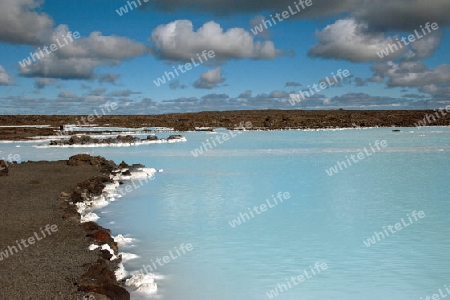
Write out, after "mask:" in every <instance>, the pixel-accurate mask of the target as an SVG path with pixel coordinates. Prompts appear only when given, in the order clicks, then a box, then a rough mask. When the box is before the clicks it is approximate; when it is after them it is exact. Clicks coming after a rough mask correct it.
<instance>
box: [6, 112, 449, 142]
mask: <svg viewBox="0 0 450 300" xmlns="http://www.w3.org/2000/svg"><path fill="white" fill-rule="evenodd" d="M449 109H450V107H449ZM445 111H447V110H445ZM445 111H444V110H442V112H443V113H442V112H438V111H433V110H255V111H245V110H242V111H221V112H217V111H207V112H199V113H176V114H164V115H127V116H122V115H104V116H101V117H100V118H97V119H96V120H95V124H91V123H87V122H80V120H85V119H86V116H70V115H57V116H54V115H52V116H47V115H45V116H42V115H26V116H14V115H3V116H0V126H19V125H22V126H25V125H48V126H50V127H45V128H20V127H3V128H0V140H5V139H9V140H14V139H26V138H31V137H33V136H36V135H56V132H57V131H58V130H59V128H60V126H62V125H66V124H75V125H78V126H107V127H122V128H149V127H164V128H173V129H174V130H176V131H193V130H201V129H198V128H218V127H224V128H228V129H234V128H236V127H239V126H240V124H242V123H243V122H244V123H247V122H250V123H251V124H252V128H247V129H250V130H251V129H256V130H275V129H318V128H351V127H391V126H395V127H414V126H416V124H417V123H418V122H419V121H420V120H425V121H426V124H425V125H424V126H449V125H450V113H447V112H448V111H447V112H445ZM444 114H445V115H444ZM427 116H428V117H429V120H428V119H424V118H426V117H427ZM433 116H434V117H433ZM246 127H247V126H246Z"/></svg>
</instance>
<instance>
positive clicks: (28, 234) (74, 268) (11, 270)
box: [0, 161, 126, 299]
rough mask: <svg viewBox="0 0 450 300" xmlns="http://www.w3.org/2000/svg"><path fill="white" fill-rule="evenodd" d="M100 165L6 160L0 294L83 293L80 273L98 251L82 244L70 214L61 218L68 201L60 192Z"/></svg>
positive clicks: (0, 185) (0, 187) (0, 198)
mask: <svg viewBox="0 0 450 300" xmlns="http://www.w3.org/2000/svg"><path fill="white" fill-rule="evenodd" d="M102 171H104V170H102V169H101V168H100V167H98V166H92V165H89V164H85V165H78V166H70V165H68V164H67V161H55V162H47V161H41V162H25V163H22V164H17V165H12V166H10V168H9V176H1V177H0V204H1V210H0V232H1V233H0V235H1V238H0V251H1V252H3V256H2V257H1V258H2V260H1V261H0V295H1V296H0V298H1V299H85V298H83V297H84V296H86V292H79V291H78V289H79V283H80V277H81V276H82V275H83V274H85V273H86V272H87V271H88V269H89V268H90V267H92V265H89V264H87V263H94V262H96V261H98V260H99V259H100V258H99V254H100V251H97V250H96V251H89V250H88V247H89V245H90V244H91V243H92V242H93V241H94V239H93V238H92V237H90V238H88V237H87V233H86V231H85V229H83V227H82V226H81V225H80V223H79V219H78V216H77V215H76V214H74V215H73V214H72V215H73V216H74V217H65V218H63V216H64V212H65V210H64V208H66V210H67V207H68V205H67V202H65V200H64V199H63V198H62V197H61V196H60V195H61V192H66V193H67V194H70V193H71V191H72V190H73V189H74V188H75V187H76V186H77V183H80V182H83V181H86V180H88V179H90V178H92V177H94V176H101V175H102V174H103V175H104V173H103V172H102ZM65 216H67V212H66V214H65ZM77 219H78V220H77ZM46 225H48V226H47V230H46ZM52 225H54V226H53V227H51V226H52ZM52 229H53V231H52ZM55 229H56V230H55ZM97 229H98V228H97ZM44 235H45V237H44ZM30 238H31V239H30ZM0 255H1V254H0ZM103 264H104V265H105V262H103ZM106 264H109V262H106ZM105 270H106V269H105V268H102V269H101V270H100V271H99V272H102V273H105V272H106V271H105ZM108 272H109V273H108V275H109V276H110V274H111V270H108ZM89 279H90V278H89ZM119 288H120V287H119ZM125 298H126V297H124V298H120V297H119V298H115V299H125ZM86 299H87V298H86ZM91 299H92V298H91ZM95 299H109V298H104V296H102V297H97V298H95Z"/></svg>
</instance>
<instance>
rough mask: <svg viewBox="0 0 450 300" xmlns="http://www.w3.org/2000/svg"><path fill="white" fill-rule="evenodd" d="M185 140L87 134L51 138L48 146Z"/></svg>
mask: <svg viewBox="0 0 450 300" xmlns="http://www.w3.org/2000/svg"><path fill="white" fill-rule="evenodd" d="M180 141H185V138H184V137H183V136H182V135H178V134H176V135H171V136H169V137H168V138H167V139H159V138H158V137H157V136H156V135H148V136H147V138H145V139H141V138H139V137H135V136H131V135H125V136H123V135H118V136H117V137H109V138H106V139H96V138H92V137H91V136H89V135H81V136H78V135H72V136H71V137H70V138H69V139H68V140H64V139H63V140H52V141H50V144H49V145H50V146H74V145H99V144H102V145H118V144H136V145H139V144H148V143H158V142H161V143H164V142H168V143H171V142H180Z"/></svg>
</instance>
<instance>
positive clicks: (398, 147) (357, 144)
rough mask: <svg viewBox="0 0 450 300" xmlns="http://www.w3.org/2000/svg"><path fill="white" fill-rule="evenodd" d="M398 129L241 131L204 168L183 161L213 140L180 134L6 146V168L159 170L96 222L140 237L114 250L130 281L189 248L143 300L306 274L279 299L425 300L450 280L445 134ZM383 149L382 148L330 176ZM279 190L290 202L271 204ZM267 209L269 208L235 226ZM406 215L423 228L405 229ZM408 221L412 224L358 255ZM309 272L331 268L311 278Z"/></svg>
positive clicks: (247, 288)
mask: <svg viewBox="0 0 450 300" xmlns="http://www.w3.org/2000/svg"><path fill="white" fill-rule="evenodd" d="M401 130H402V132H400V133H395V132H392V130H391V129H390V128H377V129H364V130H359V129H355V130H342V131H271V132H244V133H242V134H240V135H237V136H236V137H232V138H230V140H228V141H226V142H224V143H223V144H218V143H217V142H216V144H217V147H215V148H214V149H213V150H210V151H207V152H206V153H204V154H203V155H200V156H198V157H194V156H193V155H192V154H191V151H193V150H194V149H195V148H197V147H199V146H201V145H202V142H205V141H206V139H208V138H213V137H214V136H215V135H212V134H209V133H205V132H196V133H186V134H184V135H185V136H186V137H187V139H188V141H187V142H186V143H175V144H157V145H146V146H139V147H128V148H86V149H83V148H75V149H56V148H51V149H36V148H33V147H31V146H32V144H30V143H18V144H5V143H1V144H0V150H2V151H3V152H0V157H1V156H4V155H5V154H9V153H14V154H20V155H21V157H22V160H28V159H32V160H41V159H45V160H56V159H67V158H68V157H69V156H70V155H73V154H75V153H81V152H87V153H91V154H94V155H103V156H105V157H107V158H108V159H113V160H115V161H116V162H120V161H121V160H125V161H127V162H128V163H143V164H145V165H146V166H148V167H155V168H157V169H160V168H162V169H164V172H163V173H158V174H157V175H156V179H155V180H153V181H149V182H148V183H145V184H144V185H143V186H141V187H139V188H138V189H136V190H134V191H132V192H131V193H129V194H127V195H126V196H125V197H123V198H121V199H120V201H116V202H113V203H112V204H111V205H109V206H107V207H105V208H103V209H101V210H100V211H99V212H98V214H99V215H100V217H101V218H100V220H99V221H98V223H100V224H101V225H103V226H106V227H108V228H111V229H112V231H113V233H114V234H118V233H122V234H128V236H130V237H133V238H136V239H137V241H136V242H135V243H134V244H135V247H132V248H124V249H121V250H123V251H125V252H132V253H135V254H137V255H139V256H140V258H138V259H135V260H130V261H128V262H126V263H124V266H125V268H126V269H127V270H136V269H139V268H141V267H142V265H150V263H151V262H152V261H153V262H155V261H156V259H158V258H160V259H162V258H163V257H164V256H167V255H169V251H171V250H172V254H175V251H174V250H175V247H177V248H178V249H179V248H180V245H181V244H183V243H184V244H185V245H186V244H191V245H192V247H193V249H192V250H191V251H185V253H184V254H183V253H182V252H180V255H177V254H175V256H176V259H170V261H169V262H168V263H165V264H163V265H162V266H158V265H157V267H158V268H157V270H156V272H155V273H157V274H158V275H160V276H161V279H159V280H157V284H158V292H157V294H155V295H153V296H152V297H151V299H165V300H166V299H167V300H181V299H183V300H194V299H195V300H198V299H215V300H216V299H217V300H220V299H237V300H241V299H242V300H253V299H269V297H268V295H267V293H268V292H269V291H270V290H274V289H275V288H277V285H278V284H280V285H281V284H285V285H286V286H287V280H290V278H291V277H292V276H294V277H297V276H298V275H301V274H304V271H305V270H307V272H308V274H309V275H310V277H311V278H308V279H306V280H304V281H303V282H301V283H299V282H298V281H297V284H296V285H294V284H293V283H291V288H289V286H287V287H288V288H287V290H286V289H285V290H283V292H282V293H280V294H279V296H275V299H280V300H281V299H401V300H403V299H405V300H406V299H420V298H421V297H423V299H425V297H426V296H427V295H430V296H431V295H432V294H436V293H439V292H438V290H439V289H442V291H445V289H444V288H445V287H444V286H445V285H447V286H448V285H449V283H450V235H449V233H450V219H449V216H448V215H449V206H450V197H449V192H448V187H449V179H450V156H449V154H450V128H448V127H433V128H422V129H417V128H401ZM169 134H170V133H167V134H158V135H161V137H165V135H169ZM377 140H379V141H381V140H386V142H387V144H388V146H387V147H385V148H381V150H380V151H378V150H377V148H374V149H375V150H377V151H371V155H370V156H366V157H365V158H364V159H362V160H360V161H358V163H355V164H352V165H351V166H348V168H346V169H345V168H344V169H343V170H339V172H338V173H337V174H334V175H333V176H329V175H328V174H327V173H326V171H325V170H326V169H328V168H330V167H333V166H334V165H335V164H336V162H337V161H344V160H345V157H346V156H347V157H350V155H351V154H356V153H357V152H359V151H360V149H363V148H364V147H366V148H367V149H368V150H369V151H370V149H371V148H370V145H369V144H371V145H372V146H373V145H374V143H375V141H377ZM16 146H20V147H16ZM358 149H359V150H358ZM279 192H288V193H289V195H290V198H289V199H285V200H283V202H278V204H277V205H274V202H273V201H274V200H273V199H272V195H274V196H275V197H276V196H277V193H279ZM266 199H268V200H266ZM267 201H269V202H270V203H271V204H272V206H273V207H271V208H267V210H266V211H264V212H260V214H256V213H254V217H251V215H249V218H250V219H249V220H248V219H246V222H245V223H242V224H241V225H237V226H235V228H233V227H232V226H230V223H229V222H230V221H232V220H233V219H235V218H238V217H239V215H240V213H248V214H249V211H248V208H253V207H254V206H255V205H256V206H258V207H259V206H260V205H261V204H264V203H265V204H268V202H267ZM413 211H416V212H419V211H423V212H424V214H425V217H423V218H417V221H416V220H414V219H412V221H413V222H409V221H408V216H407V215H408V214H409V215H410V216H412V215H411V214H412V212H413ZM402 218H403V219H404V221H406V222H407V225H408V223H409V226H408V227H403V228H402V229H401V230H398V231H397V232H395V233H393V234H390V235H389V236H386V237H385V238H384V239H380V241H378V240H377V241H376V243H375V244H374V245H371V246H370V247H367V246H366V245H365V243H364V241H366V240H367V239H368V238H370V237H371V236H373V235H374V232H375V231H377V232H381V231H383V230H384V229H386V228H387V227H383V226H389V225H392V226H394V225H395V224H396V223H401V222H402V221H401V219H402ZM111 222H114V223H111ZM388 232H389V231H388ZM316 262H318V263H319V264H320V263H326V264H327V267H328V268H327V269H326V270H322V271H321V272H320V273H317V272H316V275H315V276H311V271H310V266H312V267H314V264H315V263H316ZM278 292H280V291H278ZM272 296H273V295H272ZM132 299H144V298H143V296H142V295H139V294H132Z"/></svg>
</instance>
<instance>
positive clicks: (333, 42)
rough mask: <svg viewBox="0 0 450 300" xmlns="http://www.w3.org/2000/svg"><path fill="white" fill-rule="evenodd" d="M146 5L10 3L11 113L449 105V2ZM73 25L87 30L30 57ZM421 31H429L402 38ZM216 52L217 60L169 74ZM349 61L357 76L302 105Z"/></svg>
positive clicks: (5, 81)
mask: <svg viewBox="0 0 450 300" xmlns="http://www.w3.org/2000/svg"><path fill="white" fill-rule="evenodd" d="M139 1H140V2H141V4H142V5H140V4H139V2H138V1H137V0H135V1H134V3H136V6H138V8H134V5H133V4H132V3H131V2H133V1H128V2H129V3H127V1H121V0H89V1H86V0H80V1H56V0H46V1H36V0H1V2H0V103H1V107H2V111H1V112H0V114H91V113H92V111H93V109H96V108H99V107H102V106H103V105H105V104H106V103H108V102H116V103H118V105H119V108H118V109H117V110H116V111H115V113H117V114H159V113H168V112H190V111H204V110H236V109H304V108H306V109H337V108H341V107H342V108H345V109H423V108H424V107H425V103H426V105H427V107H428V108H439V107H444V106H446V105H448V104H450V101H449V96H450V65H449V64H448V63H449V62H448V61H449V54H448V49H449V46H450V39H449V38H448V33H449V29H448V27H449V26H450V18H449V17H448V16H449V14H450V2H449V1H448V0H431V1H430V0H415V1H411V0H392V1H386V0H372V1H362V0H336V1H333V2H332V3H330V1H326V0H310V2H309V3H308V2H306V1H304V3H303V7H302V4H300V3H298V1H290V0H280V1H276V2H275V1H270V0H260V1H245V0H243V1H242V0H241V1H239V2H238V1H229V0H192V1H189V2H185V1H184V0H170V1H167V0H148V1H147V2H145V1H144V0H139ZM294 2H295V3H294ZM308 4H309V6H308ZM295 5H297V6H298V7H299V8H300V11H297V10H296V8H295ZM130 6H131V7H133V10H131V9H130ZM121 7H123V8H125V7H126V8H127V10H128V12H124V10H122V11H121V14H122V16H120V15H119V13H117V11H120V8H121ZM289 7H291V9H292V11H294V12H296V13H295V14H292V13H291V11H290V10H289ZM283 11H286V13H284V17H283V16H282V15H281V13H283ZM276 13H279V14H280V15H278V19H277V17H275V14H276ZM271 15H272V17H273V18H274V19H275V20H276V21H277V22H276V24H273V22H272V26H267V27H268V29H265V27H261V28H263V29H264V30H263V31H262V32H261V33H259V34H258V35H255V34H254V30H255V26H260V25H261V24H262V22H264V21H263V20H265V21H266V24H269V23H267V22H268V21H270V20H271V17H270V16H271ZM280 19H282V21H279V20H280ZM427 23H428V27H427V29H425V26H426V24H427ZM432 24H434V27H433V26H431V25H432ZM421 26H422V27H421ZM422 28H423V30H425V31H422ZM415 31H417V33H415ZM69 32H71V33H72V34H73V33H74V32H79V34H80V37H79V39H73V41H69V42H68V43H67V44H64V43H62V44H63V46H61V47H59V46H58V47H57V49H56V50H55V51H50V52H49V54H45V55H43V56H42V58H39V59H36V61H32V60H29V62H30V63H29V64H27V63H26V60H27V59H29V55H30V52H31V53H34V52H35V51H37V50H38V47H39V48H40V49H43V47H44V46H48V47H50V45H51V44H56V41H57V39H58V40H59V41H60V42H61V41H62V39H63V37H67V36H68V34H69ZM424 32H425V33H426V34H425V33H424ZM411 34H413V35H415V36H416V37H420V36H421V37H420V38H416V39H415V41H413V42H410V43H408V45H406V44H401V43H400V42H397V40H396V38H398V39H399V40H400V39H401V38H402V37H405V38H406V39H408V36H410V35H411ZM396 43H400V44H397V45H402V47H397V48H398V50H397V49H395V47H394V46H393V45H395V44H396ZM389 46H391V49H389ZM382 49H385V51H386V53H385V55H383V57H382V58H381V57H380V55H379V54H380V52H379V51H381V50H382ZM204 50H206V51H214V58H210V59H208V60H207V61H206V62H204V63H203V64H200V65H199V66H196V67H193V68H192V69H191V70H189V71H186V72H185V73H183V74H181V73H179V76H176V78H175V79H171V80H168V78H167V77H165V78H163V77H164V76H165V75H164V74H165V72H170V71H173V68H172V67H174V66H175V67H177V66H178V65H184V64H186V63H187V62H189V61H191V58H193V59H194V61H196V62H198V60H196V58H197V56H196V54H197V53H199V54H201V53H202V51H204ZM19 61H20V62H22V65H21V64H19ZM338 70H341V71H343V70H348V72H350V76H348V77H343V78H342V79H340V78H338V79H339V80H338V81H337V82H332V85H330V84H328V85H327V87H326V88H324V89H322V88H319V89H316V91H315V92H314V94H312V95H311V93H310V94H309V95H307V94H303V95H306V97H303V98H302V101H301V102H300V103H295V104H294V105H292V104H291V103H292V102H289V99H290V98H291V97H292V96H295V95H296V94H297V95H298V94H300V93H301V92H302V91H307V90H309V87H312V86H313V85H314V84H316V85H319V83H320V82H326V81H324V80H325V79H326V77H329V78H332V73H335V74H336V73H337V72H338ZM158 78H161V79H164V80H165V81H166V83H164V84H161V81H160V84H159V86H157V84H155V81H158ZM308 85H309V87H308ZM297 99H298V98H297Z"/></svg>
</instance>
